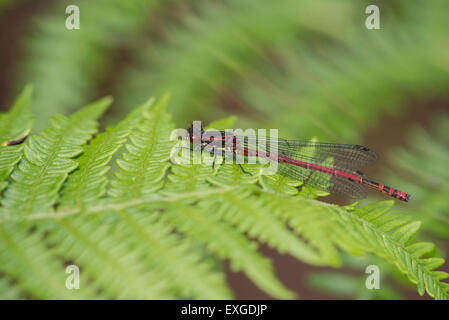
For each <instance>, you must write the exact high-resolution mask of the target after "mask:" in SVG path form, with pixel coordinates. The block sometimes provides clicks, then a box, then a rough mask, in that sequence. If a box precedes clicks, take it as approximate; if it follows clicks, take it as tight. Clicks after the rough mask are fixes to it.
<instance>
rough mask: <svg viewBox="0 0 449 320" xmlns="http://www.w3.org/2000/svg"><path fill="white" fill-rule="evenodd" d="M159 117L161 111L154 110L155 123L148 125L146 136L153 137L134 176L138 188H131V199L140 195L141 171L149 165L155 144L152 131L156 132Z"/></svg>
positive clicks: (142, 176)
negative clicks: (149, 131) (148, 131)
mask: <svg viewBox="0 0 449 320" xmlns="http://www.w3.org/2000/svg"><path fill="white" fill-rule="evenodd" d="M161 117H162V112H156V117H155V121H154V122H155V125H153V126H150V127H151V134H148V136H149V137H152V138H153V139H150V140H151V141H150V144H149V145H148V147H146V148H145V149H144V150H145V152H144V157H143V159H142V163H143V165H142V166H140V167H139V170H138V172H139V174H138V175H137V178H136V182H137V184H138V188H133V193H132V198H133V199H136V198H138V197H139V196H141V193H142V185H143V182H144V174H143V173H144V172H145V171H146V170H147V168H148V166H149V165H150V162H149V161H148V159H150V158H151V156H152V154H153V152H151V151H152V150H154V149H155V148H154V146H155V144H156V141H155V139H154V137H155V134H154V133H155V132H156V128H157V127H158V126H159V122H160V119H161ZM147 121H148V120H147Z"/></svg>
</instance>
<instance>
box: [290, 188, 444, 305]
mask: <svg viewBox="0 0 449 320" xmlns="http://www.w3.org/2000/svg"><path fill="white" fill-rule="evenodd" d="M294 201H296V202H298V204H301V206H302V208H303V210H301V211H293V210H290V212H289V213H287V216H288V220H289V223H290V225H291V226H292V227H293V228H294V229H295V230H298V231H299V232H301V231H302V228H307V225H305V226H304V225H303V219H304V218H305V217H306V218H307V216H308V214H310V213H311V212H314V213H315V214H316V213H317V212H319V213H320V216H321V217H322V218H324V219H326V218H327V220H328V221H329V222H331V224H328V225H327V226H326V225H324V224H323V225H322V227H324V230H325V231H326V234H324V235H323V236H325V237H327V238H328V239H329V240H331V241H332V242H333V243H334V244H335V245H337V246H339V247H341V248H342V249H344V250H345V251H348V252H350V253H352V254H360V253H362V252H370V253H374V254H376V255H378V256H380V257H381V258H383V259H386V260H387V261H389V262H390V263H393V264H395V265H396V266H397V268H398V269H399V271H401V272H402V273H403V274H405V275H407V277H408V278H409V279H410V281H411V282H413V283H415V284H417V288H418V292H419V293H420V294H421V295H422V294H424V291H427V293H428V294H429V295H430V296H432V297H434V298H435V299H446V300H447V299H449V285H448V284H447V283H445V282H441V281H440V280H442V279H445V278H447V277H449V275H448V274H447V273H444V272H441V271H434V270H433V269H435V268H437V267H439V266H440V265H441V264H442V263H443V262H444V260H442V259H440V258H428V259H424V258H421V257H422V256H423V255H424V254H428V253H430V252H431V251H432V250H433V246H432V245H431V244H430V245H429V244H428V243H420V242H418V243H412V242H411V241H410V239H411V237H412V236H413V235H414V234H415V233H416V232H417V230H418V229H419V227H420V225H421V223H420V222H416V221H415V222H408V221H409V219H410V218H409V217H408V216H404V215H401V214H398V213H391V212H389V211H390V210H391V207H392V206H393V201H392V200H388V201H381V202H377V203H373V204H371V205H368V206H365V207H362V208H360V209H358V210H355V211H352V212H351V211H345V210H343V209H341V208H339V207H337V206H334V205H327V204H323V203H320V202H316V201H314V205H313V206H306V203H307V202H309V201H311V200H305V199H301V198H300V197H295V198H294ZM312 210H313V211H312ZM310 220H311V219H309V221H310ZM306 222H307V220H306ZM315 223H317V222H315ZM329 227H330V228H329ZM327 228H329V229H328V230H326V229H327Z"/></svg>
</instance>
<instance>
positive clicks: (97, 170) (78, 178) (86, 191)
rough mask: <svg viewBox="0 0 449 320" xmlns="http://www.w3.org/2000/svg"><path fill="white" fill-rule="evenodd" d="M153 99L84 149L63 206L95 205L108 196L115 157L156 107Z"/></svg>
mask: <svg viewBox="0 0 449 320" xmlns="http://www.w3.org/2000/svg"><path fill="white" fill-rule="evenodd" d="M153 103H154V99H150V100H148V101H147V102H145V103H144V104H142V105H141V106H139V107H138V108H136V109H135V110H133V111H132V112H131V113H130V114H129V115H128V116H127V117H126V118H125V119H124V120H122V121H121V122H119V123H118V124H117V125H116V126H114V127H113V128H107V129H106V132H103V133H100V134H99V135H97V136H96V137H95V138H94V139H92V141H91V142H90V144H89V145H87V146H85V147H84V151H83V154H82V155H81V156H80V157H79V158H78V159H77V161H78V164H79V169H78V170H77V171H75V172H74V173H73V174H71V175H70V176H69V179H68V180H67V182H66V183H65V184H64V186H63V189H62V195H61V199H60V201H59V202H60V204H61V205H62V206H64V207H72V206H82V205H87V204H89V203H93V202H95V201H96V200H97V199H99V198H100V197H101V196H103V195H104V194H106V186H107V184H108V180H107V178H106V173H107V172H108V171H109V169H110V167H109V166H108V164H109V162H110V161H111V158H112V156H113V155H114V154H115V153H116V152H117V151H118V150H119V149H120V148H121V147H122V145H123V143H125V141H126V139H127V137H128V135H129V134H130V132H131V130H133V129H134V127H135V126H136V125H137V124H138V123H139V122H140V121H141V119H142V117H143V113H144V112H147V111H148V110H149V108H150V107H151V106H152V105H153Z"/></svg>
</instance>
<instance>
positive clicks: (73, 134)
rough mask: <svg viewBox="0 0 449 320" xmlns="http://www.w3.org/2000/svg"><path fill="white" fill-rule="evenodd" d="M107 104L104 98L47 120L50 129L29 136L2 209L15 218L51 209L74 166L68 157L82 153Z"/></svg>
mask: <svg viewBox="0 0 449 320" xmlns="http://www.w3.org/2000/svg"><path fill="white" fill-rule="evenodd" d="M110 103H111V99H110V98H105V99H102V100H100V101H98V102H96V103H94V104H92V105H90V106H88V107H86V108H84V109H83V110H81V111H79V112H77V113H75V114H74V115H73V116H71V117H70V118H66V117H64V116H57V117H55V118H54V119H52V120H51V127H49V128H47V129H46V130H45V131H44V132H42V133H41V134H39V135H32V136H30V138H29V139H28V140H27V143H26V145H25V148H24V154H25V157H24V159H23V160H22V161H21V163H20V164H19V167H18V170H16V171H14V173H13V174H12V176H11V177H12V180H13V182H12V183H11V184H10V186H9V188H8V189H7V190H6V191H5V195H4V197H3V199H2V204H3V206H4V207H5V208H6V209H8V210H9V211H11V212H14V214H18V215H27V214H30V213H33V212H35V211H39V210H42V209H45V208H51V207H52V206H53V204H54V203H55V202H56V200H57V198H58V191H59V189H60V187H61V185H62V183H63V182H64V181H65V179H66V178H67V176H68V174H69V173H70V172H71V171H72V170H74V169H75V168H76V167H77V165H78V164H77V163H76V161H75V160H73V159H72V158H73V157H75V156H76V155H78V154H79V153H81V152H82V149H81V145H83V144H84V143H85V142H86V141H87V139H89V138H90V137H91V135H92V134H93V133H95V131H96V127H97V122H96V121H95V119H97V118H98V117H99V116H100V115H101V114H102V113H103V111H104V110H105V109H106V108H107V107H108V105H109V104H110Z"/></svg>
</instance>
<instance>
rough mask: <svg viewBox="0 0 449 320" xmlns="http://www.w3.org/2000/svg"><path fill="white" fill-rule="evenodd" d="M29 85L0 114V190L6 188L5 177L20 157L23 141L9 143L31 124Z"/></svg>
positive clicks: (19, 136)
mask: <svg viewBox="0 0 449 320" xmlns="http://www.w3.org/2000/svg"><path fill="white" fill-rule="evenodd" d="M32 91H33V89H32V87H31V86H27V87H25V89H24V90H23V91H22V93H21V94H20V96H19V97H18V98H17V99H16V101H15V102H14V104H13V106H12V108H11V110H10V111H9V112H8V113H7V114H1V115H0V192H1V191H2V190H4V189H5V188H6V186H7V185H8V181H6V179H7V178H8V176H9V175H10V174H11V172H12V170H13V169H14V166H15V165H16V164H17V163H18V162H19V161H20V159H21V158H22V155H23V154H22V150H23V147H24V144H23V143H19V144H16V145H9V144H11V143H12V142H15V141H16V140H17V139H19V141H20V140H22V139H23V138H24V137H26V136H27V135H28V134H29V132H30V130H31V127H32V125H33V115H32V113H31V109H30V103H31V93H32Z"/></svg>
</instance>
